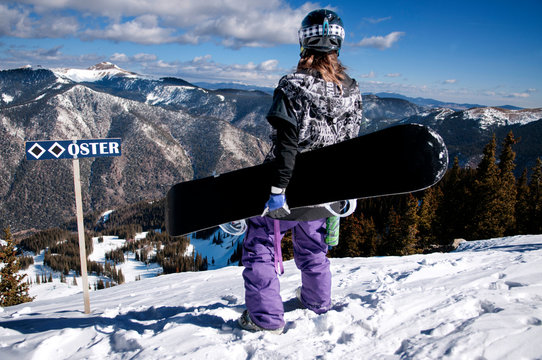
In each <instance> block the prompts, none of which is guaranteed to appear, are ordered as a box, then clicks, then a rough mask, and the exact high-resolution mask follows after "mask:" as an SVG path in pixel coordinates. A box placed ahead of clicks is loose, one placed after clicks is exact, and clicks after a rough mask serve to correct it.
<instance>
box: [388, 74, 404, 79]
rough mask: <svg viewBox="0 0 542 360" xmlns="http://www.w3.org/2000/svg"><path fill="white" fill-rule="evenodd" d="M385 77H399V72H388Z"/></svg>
mask: <svg viewBox="0 0 542 360" xmlns="http://www.w3.org/2000/svg"><path fill="white" fill-rule="evenodd" d="M386 77H389V78H397V77H401V74H400V73H389V74H386Z"/></svg>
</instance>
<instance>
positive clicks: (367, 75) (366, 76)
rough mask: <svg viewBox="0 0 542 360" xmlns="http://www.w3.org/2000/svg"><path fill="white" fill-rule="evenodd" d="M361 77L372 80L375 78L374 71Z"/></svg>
mask: <svg viewBox="0 0 542 360" xmlns="http://www.w3.org/2000/svg"><path fill="white" fill-rule="evenodd" d="M361 77H362V78H364V79H374V78H375V77H376V74H375V72H374V71H372V70H371V72H369V73H368V74H362V75H361Z"/></svg>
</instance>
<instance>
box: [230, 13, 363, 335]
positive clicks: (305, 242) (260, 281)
mask: <svg viewBox="0 0 542 360" xmlns="http://www.w3.org/2000/svg"><path fill="white" fill-rule="evenodd" d="M298 34H299V42H300V46H301V53H300V55H301V59H300V61H299V63H298V66H297V70H296V71H295V72H294V73H293V74H290V75H287V76H284V77H283V78H282V79H281V80H280V82H279V84H278V87H277V88H276V89H275V92H274V96H273V104H272V106H271V109H270V110H269V113H268V115H267V120H268V121H269V123H270V124H271V126H272V127H273V129H274V133H275V136H274V137H273V148H272V150H271V152H270V155H269V156H268V158H274V160H275V164H276V167H275V170H274V175H273V179H272V185H273V186H272V187H271V195H270V197H269V201H268V202H267V203H266V204H265V211H264V215H262V217H256V218H252V219H249V220H248V230H247V233H246V236H245V240H244V244H243V256H242V262H243V265H244V266H245V269H244V271H243V278H244V281H245V302H246V307H247V310H245V311H244V313H243V315H242V316H241V318H240V319H239V324H240V326H241V327H242V328H244V329H247V330H251V331H261V330H267V331H272V332H275V333H281V332H282V331H283V329H284V307H283V304H282V299H281V296H280V284H279V280H278V277H277V274H280V273H281V271H283V270H281V266H282V264H281V260H282V259H281V257H282V255H281V253H280V239H281V238H282V236H283V235H284V233H285V232H286V231H288V230H290V229H291V230H292V234H293V247H294V259H295V263H296V266H297V267H298V268H299V269H300V270H301V280H302V286H301V288H300V289H298V292H297V297H298V299H299V300H300V302H301V304H302V305H303V306H304V307H306V308H307V309H309V310H312V311H314V312H316V313H318V314H321V313H325V312H327V311H328V310H329V309H330V307H331V272H330V269H329V260H328V259H327V257H326V254H327V250H328V246H327V244H326V243H325V241H324V239H325V236H326V218H327V217H328V216H330V213H329V211H328V210H326V209H325V208H322V207H311V208H305V209H298V210H292V211H291V210H290V209H289V208H288V205H287V202H286V194H287V188H288V183H289V181H290V178H291V176H292V171H293V169H294V166H295V159H296V155H297V154H298V153H300V152H304V151H308V150H313V149H316V148H320V147H323V146H327V145H331V144H334V143H337V142H340V141H344V140H347V139H350V138H354V137H356V136H357V135H358V132H359V128H360V124H361V121H362V107H361V94H360V90H359V87H358V84H357V83H356V81H355V80H353V79H351V78H350V77H348V75H347V74H346V73H345V68H344V67H343V66H342V65H341V63H340V62H339V60H338V56H339V51H340V49H341V46H342V43H343V41H344V37H345V32H344V27H343V22H342V20H341V18H340V17H339V16H338V15H337V14H336V13H335V12H333V11H330V10H326V9H320V10H315V11H312V12H310V13H309V14H308V15H307V16H306V17H305V18H304V19H303V22H302V24H301V28H300V29H299V33H298ZM322 176H333V174H327V173H326V164H322ZM277 219H281V220H277ZM278 264H280V266H279V265H278Z"/></svg>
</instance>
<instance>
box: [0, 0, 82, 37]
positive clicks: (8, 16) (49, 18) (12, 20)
mask: <svg viewBox="0 0 542 360" xmlns="http://www.w3.org/2000/svg"><path fill="white" fill-rule="evenodd" d="M32 15H33V14H32V12H31V11H30V9H28V8H24V7H21V6H8V5H2V4H0V36H13V37H19V38H38V39H39V38H46V37H52V38H59V37H60V38H62V37H66V36H70V35H73V34H74V33H76V32H77V31H78V30H79V28H80V26H79V23H78V21H77V19H76V18H75V17H72V16H62V15H60V14H56V15H52V14H49V13H46V14H43V15H40V16H32Z"/></svg>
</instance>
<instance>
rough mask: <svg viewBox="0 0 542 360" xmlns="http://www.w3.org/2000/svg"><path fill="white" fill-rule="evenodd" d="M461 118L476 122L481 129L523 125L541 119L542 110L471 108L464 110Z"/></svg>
mask: <svg viewBox="0 0 542 360" xmlns="http://www.w3.org/2000/svg"><path fill="white" fill-rule="evenodd" d="M463 118H464V119H466V120H467V119H472V120H477V121H478V122H479V123H480V127H481V128H483V129H487V128H489V127H491V126H507V125H516V124H518V125H525V124H528V123H530V122H532V121H537V120H540V119H542V108H539V109H523V110H509V109H503V108H497V107H484V108H473V109H469V110H465V111H464V113H463Z"/></svg>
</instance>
